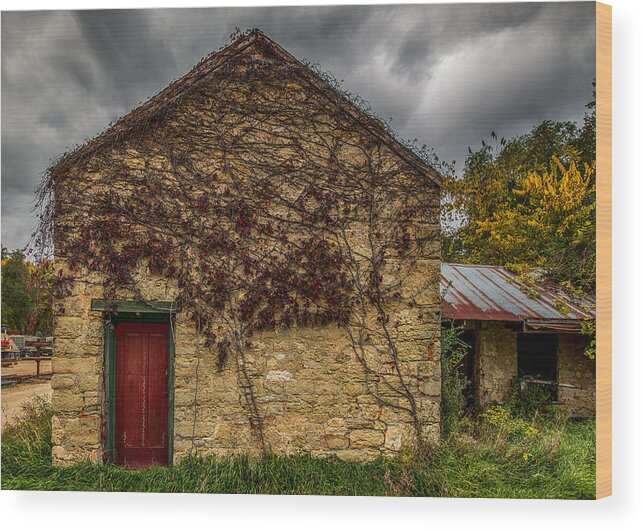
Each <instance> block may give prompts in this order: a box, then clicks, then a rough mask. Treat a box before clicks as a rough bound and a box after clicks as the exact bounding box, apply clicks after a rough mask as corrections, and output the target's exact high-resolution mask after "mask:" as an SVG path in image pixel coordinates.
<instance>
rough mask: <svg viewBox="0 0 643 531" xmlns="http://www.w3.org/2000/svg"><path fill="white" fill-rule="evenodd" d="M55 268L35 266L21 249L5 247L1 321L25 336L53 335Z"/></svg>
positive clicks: (43, 263) (44, 264)
mask: <svg viewBox="0 0 643 531" xmlns="http://www.w3.org/2000/svg"><path fill="white" fill-rule="evenodd" d="M52 285H53V265H52V263H51V261H50V260H42V261H39V262H38V263H35V264H34V263H32V262H29V261H28V260H26V259H25V255H24V253H23V252H22V251H21V250H15V251H12V252H9V251H8V250H7V249H6V248H5V247H3V248H2V322H3V324H7V325H8V326H9V327H11V328H14V329H17V330H20V332H22V333H27V334H33V333H39V334H42V335H48V334H50V333H51V332H52V318H53V316H52V308H51V302H52V301H51V297H52Z"/></svg>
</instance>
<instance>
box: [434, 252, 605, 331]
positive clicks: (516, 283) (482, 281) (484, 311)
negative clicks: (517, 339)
mask: <svg viewBox="0 0 643 531" xmlns="http://www.w3.org/2000/svg"><path fill="white" fill-rule="evenodd" d="M440 290H441V293H442V315H443V317H447V318H450V319H473V320H481V321H523V322H525V325H526V326H528V327H530V328H534V329H538V328H549V329H557V330H577V329H578V328H579V322H580V321H582V320H584V319H586V318H588V317H590V318H593V317H594V310H593V307H594V300H593V299H591V298H589V297H588V298H585V299H581V298H579V297H577V296H575V295H574V294H572V293H571V292H570V291H569V290H566V289H564V288H563V287H562V286H560V285H558V284H557V283H555V282H552V281H544V280H537V281H536V282H535V285H534V286H533V287H531V286H526V285H525V284H523V283H521V282H520V280H518V277H517V275H515V274H514V273H512V272H510V271H508V270H506V269H505V268H503V267H499V266H489V265H477V264H466V265H465V264H446V263H444V264H442V276H441V279H440Z"/></svg>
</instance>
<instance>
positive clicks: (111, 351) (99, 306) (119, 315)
mask: <svg viewBox="0 0 643 531" xmlns="http://www.w3.org/2000/svg"><path fill="white" fill-rule="evenodd" d="M108 306H109V309H110V310H114V309H116V313H111V314H109V313H108ZM91 307H92V310H95V311H102V312H103V313H104V317H105V318H104V330H105V363H104V385H105V411H106V413H107V418H106V419H105V442H104V451H105V454H106V456H107V459H106V462H108V463H114V462H115V460H116V459H115V458H116V455H115V446H116V444H115V443H116V441H115V435H116V330H117V327H118V323H122V322H128V323H167V324H169V325H170V333H169V334H168V355H169V360H168V371H167V386H168V387H167V389H168V405H167V429H168V445H167V446H168V459H167V462H168V465H170V466H171V465H172V464H173V460H174V333H173V330H174V328H173V325H174V323H173V322H172V315H173V313H174V311H175V310H174V308H173V303H172V302H166V301H154V306H153V307H152V306H150V305H149V304H146V303H145V302H139V301H117V302H116V303H113V302H110V303H107V302H105V301H103V300H92V306H91Z"/></svg>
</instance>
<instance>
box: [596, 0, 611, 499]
mask: <svg viewBox="0 0 643 531" xmlns="http://www.w3.org/2000/svg"><path fill="white" fill-rule="evenodd" d="M596 253H597V259H596V498H597V499H598V498H603V497H605V496H610V495H611V494H612V6H609V5H607V4H602V3H599V2H597V3H596Z"/></svg>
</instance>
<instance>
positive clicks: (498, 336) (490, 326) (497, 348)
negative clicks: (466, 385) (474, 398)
mask: <svg viewBox="0 0 643 531" xmlns="http://www.w3.org/2000/svg"><path fill="white" fill-rule="evenodd" d="M478 333H479V334H480V338H479V341H480V353H479V382H480V384H479V388H478V389H479V397H478V399H479V403H480V405H481V406H483V407H485V406H487V405H489V404H492V403H494V402H502V401H503V400H504V399H505V398H506V397H507V396H508V395H509V393H511V390H512V385H513V379H514V378H515V376H516V374H517V373H518V357H517V354H516V350H517V340H516V337H517V336H516V332H515V331H513V330H511V329H510V328H508V327H506V326H505V325H504V324H503V323H494V322H483V323H481V326H480V330H479V332H478Z"/></svg>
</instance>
